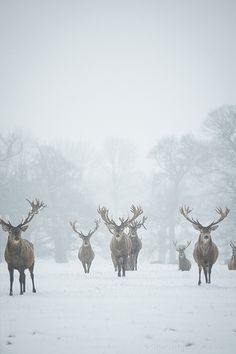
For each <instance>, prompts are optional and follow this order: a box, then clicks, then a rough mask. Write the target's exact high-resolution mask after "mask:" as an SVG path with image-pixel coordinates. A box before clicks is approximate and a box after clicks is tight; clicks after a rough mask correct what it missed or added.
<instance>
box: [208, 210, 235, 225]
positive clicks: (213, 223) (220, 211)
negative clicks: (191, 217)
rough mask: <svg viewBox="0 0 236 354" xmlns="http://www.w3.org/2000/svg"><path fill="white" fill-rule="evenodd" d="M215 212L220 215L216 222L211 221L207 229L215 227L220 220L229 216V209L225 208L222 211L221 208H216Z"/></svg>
mask: <svg viewBox="0 0 236 354" xmlns="http://www.w3.org/2000/svg"><path fill="white" fill-rule="evenodd" d="M216 212H217V213H218V214H219V215H220V217H219V219H218V220H216V221H213V222H212V223H211V224H210V225H208V226H207V227H211V226H214V225H217V224H218V223H219V222H221V221H222V220H224V219H225V218H226V216H227V215H228V214H229V212H230V209H229V208H227V207H225V210H224V211H223V210H222V208H219V207H218V208H216Z"/></svg>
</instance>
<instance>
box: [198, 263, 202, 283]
mask: <svg viewBox="0 0 236 354" xmlns="http://www.w3.org/2000/svg"><path fill="white" fill-rule="evenodd" d="M198 272H199V277H198V285H201V272H202V267H201V266H200V265H199V266H198Z"/></svg>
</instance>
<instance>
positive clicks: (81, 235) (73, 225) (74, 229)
mask: <svg viewBox="0 0 236 354" xmlns="http://www.w3.org/2000/svg"><path fill="white" fill-rule="evenodd" d="M76 224H77V220H75V221H74V222H72V221H70V226H71V227H72V229H73V231H74V232H75V233H76V234H78V235H79V237H81V238H83V236H84V234H83V233H82V232H81V231H78V230H77V229H76V226H75V225H76Z"/></svg>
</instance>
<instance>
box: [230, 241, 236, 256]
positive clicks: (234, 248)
mask: <svg viewBox="0 0 236 354" xmlns="http://www.w3.org/2000/svg"><path fill="white" fill-rule="evenodd" d="M230 247H231V248H232V251H233V255H234V256H235V257H236V246H235V244H234V243H233V241H230Z"/></svg>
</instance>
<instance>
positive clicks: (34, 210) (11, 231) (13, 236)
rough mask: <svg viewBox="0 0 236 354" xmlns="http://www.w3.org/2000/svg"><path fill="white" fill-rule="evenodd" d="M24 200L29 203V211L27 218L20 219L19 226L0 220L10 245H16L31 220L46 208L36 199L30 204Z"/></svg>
mask: <svg viewBox="0 0 236 354" xmlns="http://www.w3.org/2000/svg"><path fill="white" fill-rule="evenodd" d="M26 200H27V202H29V204H30V206H31V209H30V211H29V212H28V215H27V217H26V218H24V217H23V218H22V220H21V222H20V224H19V225H17V226H13V225H12V224H11V223H10V221H9V220H8V221H4V220H3V219H1V218H0V224H1V225H2V229H3V231H6V232H8V238H9V241H10V242H11V243H18V242H19V241H20V239H21V233H22V232H25V231H26V230H27V228H28V226H29V223H30V221H31V220H32V219H33V217H34V216H35V215H36V214H38V213H39V212H40V211H41V210H42V209H44V208H45V207H46V206H47V205H45V204H44V203H43V202H40V201H39V200H38V199H35V200H33V201H32V202H31V201H30V200H28V199H26Z"/></svg>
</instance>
